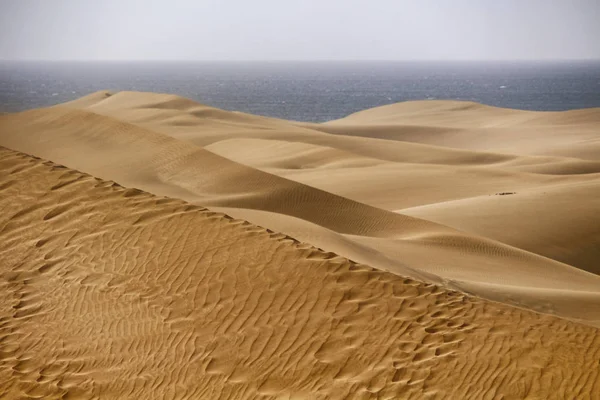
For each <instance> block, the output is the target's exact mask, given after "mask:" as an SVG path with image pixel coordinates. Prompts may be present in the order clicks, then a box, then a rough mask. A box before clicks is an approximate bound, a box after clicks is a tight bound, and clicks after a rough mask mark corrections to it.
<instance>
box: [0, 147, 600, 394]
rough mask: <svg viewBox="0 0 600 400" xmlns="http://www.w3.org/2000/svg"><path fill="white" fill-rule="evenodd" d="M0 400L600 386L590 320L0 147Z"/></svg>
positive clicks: (599, 359) (568, 390) (599, 353)
mask: <svg viewBox="0 0 600 400" xmlns="http://www.w3.org/2000/svg"><path fill="white" fill-rule="evenodd" d="M0 171H1V173H0V257H1V258H0V259H1V260H2V262H1V264H0V294H1V295H2V298H3V299H4V301H3V302H1V303H0V396H1V397H2V398H3V399H26V398H44V399H73V398H81V399H88V398H102V399H117V398H118V399H122V398H130V399H141V398H144V399H146V398H147V399H150V398H232V399H233V398H247V399H254V398H257V397H260V398H264V399H275V398H278V399H280V398H315V399H325V398H332V397H335V398H352V399H357V398H359V399H370V398H379V399H381V398H389V399H392V398H415V399H421V398H430V399H448V398H492V397H494V398H503V399H507V400H508V399H522V398H540V399H541V398H544V399H554V398H555V399H564V398H577V399H591V398H593V395H594V393H598V392H600V379H599V378H600V377H599V376H598V373H599V369H598V365H599V363H600V335H599V333H600V332H598V330H597V329H596V328H592V327H589V326H584V325H579V324H577V323H573V322H569V321H566V320H563V319H559V318H556V317H552V316H547V315H541V314H536V313H533V312H531V311H526V310H520V309H517V308H512V307H508V306H506V305H502V304H498V303H491V302H488V301H484V300H480V299H477V298H473V297H470V296H466V295H464V294H461V293H459V292H455V291H448V290H446V289H444V288H443V287H440V286H436V285H432V284H425V283H421V282H418V281H415V280H412V279H407V278H403V277H400V276H398V275H395V274H391V273H388V272H383V271H378V270H375V269H373V268H370V267H367V266H365V265H359V264H356V263H353V262H351V261H348V260H347V259H345V258H342V257H339V256H336V255H335V254H332V253H326V252H323V251H320V250H318V249H315V248H314V247H312V246H310V245H305V244H302V243H299V242H297V241H296V240H294V239H291V238H289V237H287V236H285V235H282V234H276V233H273V232H271V231H268V230H265V229H263V228H259V227H257V226H254V225H251V224H249V223H247V222H245V221H242V220H234V219H231V218H230V217H227V216H226V215H223V214H219V213H215V212H210V211H208V210H206V209H203V208H201V207H197V206H193V205H190V204H187V203H185V202H183V201H180V200H173V199H169V198H164V197H157V196H154V195H151V194H148V193H145V192H142V191H140V190H137V189H126V188H123V187H121V186H119V185H117V184H114V183H112V182H110V181H104V180H101V179H97V178H93V177H91V176H89V175H86V174H83V173H80V172H77V171H74V170H71V169H68V168H65V167H63V166H59V165H56V164H54V163H51V162H44V161H43V160H39V159H35V158H33V157H30V156H27V155H24V154H21V153H17V152H14V151H11V150H7V149H4V148H0Z"/></svg>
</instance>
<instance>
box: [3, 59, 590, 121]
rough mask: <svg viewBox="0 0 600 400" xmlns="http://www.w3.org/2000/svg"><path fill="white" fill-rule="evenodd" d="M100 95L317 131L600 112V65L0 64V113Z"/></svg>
mask: <svg viewBox="0 0 600 400" xmlns="http://www.w3.org/2000/svg"><path fill="white" fill-rule="evenodd" d="M103 89H108V90H139V91H152V92H164V93H174V94H178V95H181V96H185V97H188V98H191V99H194V100H197V101H199V102H201V103H204V104H208V105H212V106H215V107H219V108H223V109H226V110H237V111H244V112H249V113H253V114H259V115H266V116H272V117H278V118H285V119H292V120H298V121H315V122H321V121H327V120H331V119H336V118H341V117H344V116H346V115H348V114H350V113H353V112H355V111H360V110H364V109H367V108H371V107H376V106H380V105H384V104H389V103H395V102H400V101H405V100H421V99H460V100H472V101H477V102H480V103H485V104H489V105H495V106H500V107H509V108H518V109H526V110H542V111H544V110H547V111H554V110H569V109H578V108H588V107H600V61H577V62H566V61H563V62H366V61H365V62H246V63H242V62H7V61H5V62H0V112H15V111H21V110H25V109H29V108H36V107H45V106H49V105H53V104H56V103H61V102H64V101H68V100H72V99H75V98H78V97H81V96H83V95H85V94H88V93H90V92H94V91H97V90H103Z"/></svg>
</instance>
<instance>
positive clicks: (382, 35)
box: [0, 0, 600, 60]
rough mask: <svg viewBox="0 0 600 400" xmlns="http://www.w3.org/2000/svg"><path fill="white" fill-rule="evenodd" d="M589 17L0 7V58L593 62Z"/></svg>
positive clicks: (471, 1) (286, 7)
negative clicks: (550, 60)
mask: <svg viewBox="0 0 600 400" xmlns="http://www.w3.org/2000/svg"><path fill="white" fill-rule="evenodd" d="M599 21H600V0H0V59H4V60H545V59H553V60H554V59H600V22H599Z"/></svg>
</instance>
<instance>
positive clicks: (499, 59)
mask: <svg viewBox="0 0 600 400" xmlns="http://www.w3.org/2000/svg"><path fill="white" fill-rule="evenodd" d="M575 61H599V62H600V57H599V58H498V59H479V58H472V59H467V58H465V59H261V60H251V59H188V60H186V59H152V58H148V59H92V58H90V59H83V58H82V59H43V58H39V59H37V58H0V62H165V63H171V62H177V63H183V62H207V63H213V62H215V63H217V62H219V63H270V62H272V63H286V62H297V63H311V62H323V63H340V62H354V63H358V62H388V63H394V62H407V63H410V62H419V63H428V62H431V63H440V62H480V63H483V62H575Z"/></svg>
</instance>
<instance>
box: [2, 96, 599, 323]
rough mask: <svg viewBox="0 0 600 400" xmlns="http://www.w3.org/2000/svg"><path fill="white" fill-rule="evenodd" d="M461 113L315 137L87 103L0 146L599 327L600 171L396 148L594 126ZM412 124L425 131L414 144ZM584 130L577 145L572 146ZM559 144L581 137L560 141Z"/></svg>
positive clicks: (282, 124)
mask: <svg viewBox="0 0 600 400" xmlns="http://www.w3.org/2000/svg"><path fill="white" fill-rule="evenodd" d="M467 105H468V104H467ZM457 107H458V106H457V105H456V104H455V103H454V102H449V103H447V104H446V103H443V104H440V103H439V102H432V103H429V102H425V103H419V102H417V103H414V104H413V103H405V104H399V105H395V106H389V107H383V108H381V109H374V110H369V111H366V112H364V114H365V115H363V116H361V115H362V114H361V113H359V114H357V115H356V116H351V117H349V118H348V119H349V120H350V121H351V122H352V124H350V123H349V122H347V121H346V122H344V120H341V121H334V122H332V123H328V124H320V125H315V124H299V123H292V122H288V121H282V120H276V119H270V118H264V117H258V116H252V115H247V114H242V113H235V112H227V111H223V110H217V109H214V108H211V107H207V106H203V105H199V104H197V103H195V102H193V101H191V100H187V99H182V98H179V97H177V96H171V95H160V94H151V93H132V92H120V93H116V94H109V93H107V92H99V93H95V94H92V95H90V96H86V97H85V98H82V99H80V100H77V101H75V102H71V103H67V104H65V105H61V106H57V107H51V108H48V109H42V110H33V111H28V112H24V113H19V114H13V115H6V116H2V117H0V132H1V134H0V144H2V145H4V146H7V147H9V148H12V149H15V150H19V151H23V152H26V153H29V154H33V155H36V156H40V157H43V158H46V159H49V160H53V161H56V162H60V163H62V164H64V165H67V166H69V167H72V168H76V169H79V170H82V171H85V172H87V173H90V174H92V175H94V176H97V177H99V178H103V179H109V180H114V181H117V182H119V183H120V184H123V185H125V186H130V187H138V188H141V189H143V190H146V191H148V192H151V193H155V194H158V195H164V196H169V197H174V198H180V199H184V200H186V201H188V202H192V203H196V204H199V205H202V206H209V207H211V208H212V209H218V210H221V211H224V212H227V213H228V214H230V215H232V216H234V217H236V218H243V219H246V220H249V221H251V222H253V223H256V224H258V225H261V226H264V227H268V228H271V229H272V230H275V231H278V232H284V233H287V234H289V235H292V236H294V237H296V238H298V239H299V240H302V241H305V242H308V243H311V244H313V245H316V246H317V247H320V248H324V249H327V250H329V251H334V252H336V253H337V254H340V255H342V256H345V257H349V258H352V259H354V260H356V261H359V262H363V263H367V264H369V265H371V266H374V267H376V268H379V269H383V270H389V271H392V272H395V273H397V274H401V275H403V276H410V277H412V278H415V279H419V280H424V281H428V282H433V283H438V284H443V285H444V286H446V287H448V288H452V289H459V290H462V291H466V292H469V293H473V294H476V295H478V296H481V297H484V298H488V299H492V300H497V301H501V302H505V303H508V304H513V305H517V306H520V307H525V308H530V309H533V310H536V311H539V312H544V313H550V314H555V315H559V316H562V317H565V318H569V319H573V320H577V321H582V322H585V323H588V324H593V325H597V324H600V277H598V276H597V275H593V274H591V273H589V272H586V271H590V272H598V248H600V238H599V237H598V226H600V224H599V223H598V219H597V217H595V216H596V215H597V214H598V213H597V210H598V209H600V207H599V205H598V202H597V200H596V199H598V198H599V197H598V196H597V193H598V186H597V182H598V176H599V175H598V171H600V162H599V161H598V159H597V158H596V159H593V160H591V159H583V158H576V157H564V156H556V155H530V154H519V155H517V154H509V153H500V152H491V151H488V150H493V151H495V149H486V151H479V150H477V151H474V150H472V149H459V148H456V147H460V146H458V145H457V146H454V147H452V148H450V147H442V146H440V144H441V143H436V144H434V145H432V144H421V143H411V142H407V141H402V140H400V139H401V137H400V136H402V135H403V132H409V131H411V129H412V128H411V129H408V130H407V129H406V128H405V126H408V125H410V124H411V123H412V125H410V126H411V127H413V128H415V131H414V132H413V133H412V134H413V135H414V136H415V137H426V136H430V137H438V136H439V135H441V134H442V131H445V130H446V129H458V128H460V126H459V125H460V124H465V122H464V121H470V122H469V123H470V124H472V125H473V126H474V127H475V128H477V129H487V128H486V125H485V124H486V122H485V121H488V125H490V126H491V127H489V128H490V129H491V128H492V127H496V126H498V125H502V124H505V125H510V124H512V125H515V124H516V123H517V122H518V124H521V125H518V126H519V128H518V129H521V128H522V126H524V125H523V124H532V126H539V125H540V124H541V123H542V122H540V121H544V118H547V121H546V122H545V123H544V124H545V126H549V127H550V128H548V129H557V130H558V132H559V133H557V134H556V135H554V136H553V137H563V136H564V137H563V139H562V140H563V141H564V142H565V143H567V142H569V143H575V142H577V141H578V140H580V139H581V137H580V135H584V136H585V135H588V136H589V135H590V133H589V132H590V129H592V128H590V126H591V127H593V126H594V125H593V124H594V123H595V120H594V115H595V114H594V113H595V111H594V110H590V111H588V112H585V113H584V112H581V113H582V114H585V115H584V117H585V118H583V117H581V116H579V114H577V113H558V114H556V115H555V114H554V113H553V114H546V113H529V112H517V111H513V110H499V109H494V108H490V107H484V106H481V107H479V106H474V105H469V107H472V108H473V110H470V111H469V107H467V110H466V111H464V110H463V111H461V109H460V107H458V110H456V108H457ZM407 108H408V109H409V111H410V113H409V112H406V110H405V112H404V113H402V112H399V111H398V110H400V111H401V110H403V109H407ZM419 110H420V111H419ZM435 110H437V111H435ZM433 111H435V112H433ZM464 112H467V113H468V114H466V115H462V114H461V113H464ZM411 113H413V114H417V117H415V116H411V115H412V114H411ZM421 114H422V115H421ZM461 115H462V117H461ZM565 115H566V117H565ZM464 117H468V118H464ZM411 118H413V120H411ZM560 118H562V120H561V119H560ZM370 120H371V122H369V121H370ZM382 121H383V122H385V125H382ZM394 121H395V122H394ZM411 121H412V122H411ZM423 121H428V123H429V125H428V126H425V127H424V128H423V127H421V128H418V126H421V125H423ZM502 121H504V122H502ZM417 123H418V124H421V125H417ZM459 123H460V124H459ZM407 124H408V125H407ZM590 124H591V125H590ZM492 125H493V126H492ZM581 125H585V126H587V128H586V129H588V130H587V131H585V130H584V131H583V133H581V131H579V130H574V128H573V127H574V126H576V127H580V126H581ZM350 126H352V127H354V128H353V129H367V131H368V132H372V131H371V129H372V128H378V127H381V126H383V129H384V130H385V132H387V134H388V135H390V138H392V139H394V140H387V139H386V140H383V139H377V138H371V137H359V136H351V135H354V134H356V132H353V131H351V130H350V131H349V132H347V133H348V135H345V134H344V135H342V134H339V132H337V133H336V134H330V133H326V132H325V131H328V130H331V129H332V127H336V129H340V130H346V129H349V127H350ZM403 127H404V128H403ZM461 129H462V128H461ZM515 129H516V128H515ZM536 129H537V128H536ZM569 129H570V130H572V131H574V132H579V133H577V134H572V135H567V134H564V132H567V130H569ZM373 132H375V131H373ZM376 132H380V133H381V132H382V131H381V130H380V131H376ZM493 132H494V131H489V132H488V131H486V135H491V136H493ZM523 132H524V133H525V134H523V135H524V137H525V136H527V134H529V133H528V132H530V131H528V130H524V131H523ZM532 132H534V133H535V132H537V131H536V130H533V131H532ZM560 132H562V133H560ZM586 132H587V133H586ZM394 135H399V137H393V136H394ZM407 140H408V139H407ZM498 140H499V139H498ZM513 191H516V192H517V193H516V195H509V196H497V195H496V193H500V192H513ZM528 193H530V194H528ZM582 196H584V197H583V198H582ZM520 199H523V201H520ZM579 199H581V201H579ZM575 202H576V205H574V203H575ZM462 204H466V206H464V207H462V208H460V207H459V206H460V205H462ZM468 204H471V205H472V206H468ZM486 205H488V206H486ZM567 207H568V208H569V210H568V213H566V212H565V211H564V210H565V208H567ZM446 209H448V211H445V210H446ZM404 210H406V214H404ZM478 210H481V211H478ZM409 214H410V215H411V216H409ZM457 229H458V230H457Z"/></svg>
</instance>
